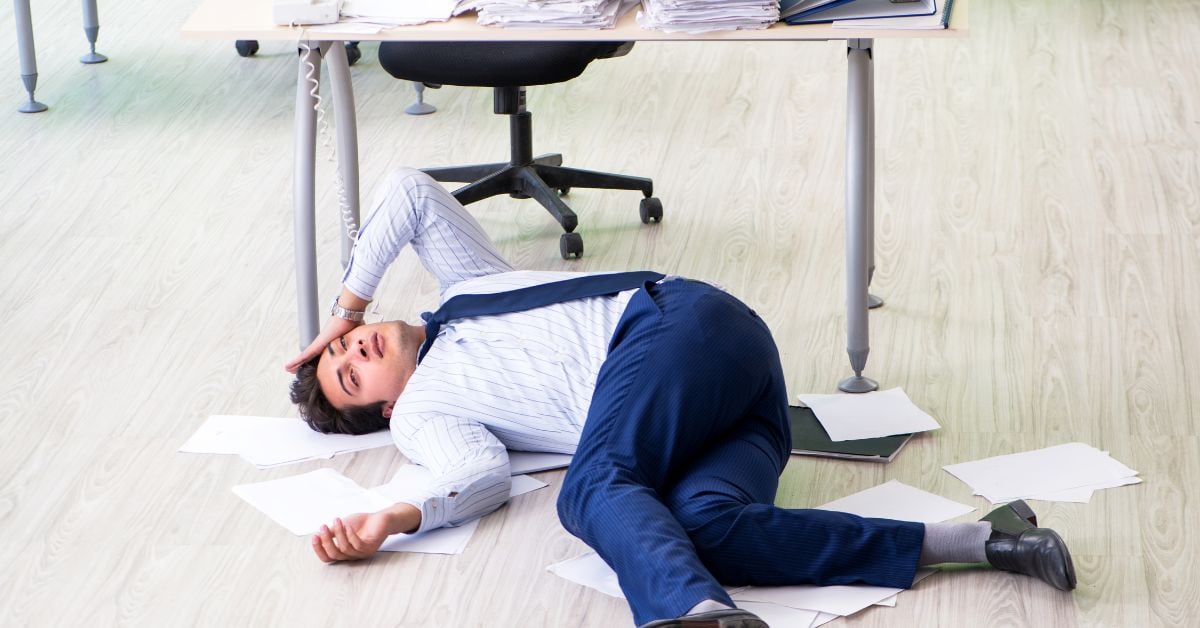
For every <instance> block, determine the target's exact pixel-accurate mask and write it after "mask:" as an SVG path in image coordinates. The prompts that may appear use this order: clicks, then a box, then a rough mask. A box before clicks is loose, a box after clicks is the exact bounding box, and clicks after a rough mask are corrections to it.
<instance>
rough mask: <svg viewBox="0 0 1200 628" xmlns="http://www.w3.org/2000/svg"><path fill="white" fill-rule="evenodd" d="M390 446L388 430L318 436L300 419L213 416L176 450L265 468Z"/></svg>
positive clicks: (318, 433) (390, 437) (390, 440)
mask: <svg viewBox="0 0 1200 628" xmlns="http://www.w3.org/2000/svg"><path fill="white" fill-rule="evenodd" d="M391 444H392V436H391V433H390V432H389V431H388V430H381V431H378V432H374V433H371V434H363V435H361V436H352V435H350V434H322V433H320V432H316V431H314V430H313V429H312V428H310V427H309V426H308V424H306V423H305V422H304V421H302V420H300V419H288V418H282V417H262V416H236V415H213V416H210V417H208V419H207V420H206V421H205V422H204V423H203V424H202V425H201V426H200V428H199V429H197V430H196V432H195V433H194V434H192V436H191V438H189V439H188V440H187V442H185V443H184V444H183V446H182V447H180V448H179V451H181V452H187V453H210V454H237V455H239V456H241V457H242V458H243V459H244V460H246V461H247V462H250V463H251V464H254V465H257V466H258V467H260V468H267V467H273V466H278V465H281V464H290V463H293V462H301V461H304V460H314V459H320V458H329V457H332V456H334V455H336V454H340V453H347V452H352V451H361V450H364V449H373V448H376V447H386V446H388V445H391Z"/></svg>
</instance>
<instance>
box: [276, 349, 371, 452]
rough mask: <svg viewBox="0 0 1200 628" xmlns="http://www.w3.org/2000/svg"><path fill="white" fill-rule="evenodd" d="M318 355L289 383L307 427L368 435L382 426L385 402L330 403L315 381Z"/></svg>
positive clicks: (319, 430)
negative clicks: (339, 406)
mask: <svg viewBox="0 0 1200 628" xmlns="http://www.w3.org/2000/svg"><path fill="white" fill-rule="evenodd" d="M320 359H321V356H317V357H315V358H313V359H311V360H309V361H308V362H305V363H304V364H303V365H301V366H300V369H299V370H297V371H296V381H294V382H292V403H294V404H296V405H297V406H298V407H299V409H300V417H301V418H303V419H304V421H305V422H306V423H308V426H309V427H311V428H313V429H314V430H316V431H318V432H322V433H324V434H329V433H331V432H332V433H336V434H369V433H371V432H376V431H379V430H382V429H385V428H386V427H387V426H388V419H387V417H385V416H383V406H384V402H382V401H378V402H376V403H371V404H367V405H365V406H350V407H348V408H346V409H345V410H338V409H337V408H335V407H333V404H332V403H329V398H328V397H326V396H325V393H324V392H323V391H322V390H321V383H320V382H318V381H317V362H318V361H320Z"/></svg>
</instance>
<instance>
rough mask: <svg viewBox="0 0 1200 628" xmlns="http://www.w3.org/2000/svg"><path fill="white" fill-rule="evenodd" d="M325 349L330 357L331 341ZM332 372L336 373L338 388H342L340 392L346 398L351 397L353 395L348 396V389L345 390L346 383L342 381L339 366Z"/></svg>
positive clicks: (331, 352)
mask: <svg viewBox="0 0 1200 628" xmlns="http://www.w3.org/2000/svg"><path fill="white" fill-rule="evenodd" d="M325 349H326V350H327V351H329V355H330V356H332V355H333V342H332V341H331V342H330V343H329V345H328V346H327V347H325ZM333 372H334V373H337V378H338V386H341V387H342V391H343V392H345V393H346V396H347V397H353V396H354V395H352V394H350V390H349V389H348V388H346V382H343V381H342V368H341V367H340V366H338V367H334V369H333Z"/></svg>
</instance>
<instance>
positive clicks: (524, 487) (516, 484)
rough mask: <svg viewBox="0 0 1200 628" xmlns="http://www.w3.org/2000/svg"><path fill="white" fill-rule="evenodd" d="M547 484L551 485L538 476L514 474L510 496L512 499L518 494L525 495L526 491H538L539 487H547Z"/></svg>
mask: <svg viewBox="0 0 1200 628" xmlns="http://www.w3.org/2000/svg"><path fill="white" fill-rule="evenodd" d="M547 486H550V485H549V484H546V483H545V482H543V481H541V480H539V479H537V478H531V477H529V476H528V475H514V476H513V477H512V488H510V489H509V491H508V498H509V499H512V498H514V497H516V496H517V495H524V494H525V493H529V492H531V491H536V490H538V489H539V488H546V487H547Z"/></svg>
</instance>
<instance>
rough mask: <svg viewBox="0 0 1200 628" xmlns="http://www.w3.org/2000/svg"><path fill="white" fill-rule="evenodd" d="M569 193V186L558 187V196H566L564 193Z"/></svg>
mask: <svg viewBox="0 0 1200 628" xmlns="http://www.w3.org/2000/svg"><path fill="white" fill-rule="evenodd" d="M570 193H571V188H570V187H565V188H558V195H559V196H566V195H568V194H570Z"/></svg>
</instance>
